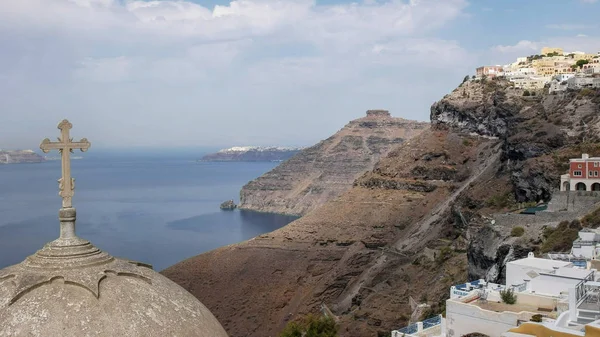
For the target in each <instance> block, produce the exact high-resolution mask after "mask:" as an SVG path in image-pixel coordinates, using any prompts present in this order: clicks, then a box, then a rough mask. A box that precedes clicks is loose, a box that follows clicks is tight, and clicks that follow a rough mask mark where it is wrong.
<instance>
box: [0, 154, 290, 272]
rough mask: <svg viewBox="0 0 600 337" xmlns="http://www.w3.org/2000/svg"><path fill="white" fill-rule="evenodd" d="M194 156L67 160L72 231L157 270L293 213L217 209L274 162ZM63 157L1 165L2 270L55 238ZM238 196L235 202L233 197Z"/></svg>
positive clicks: (278, 224)
mask: <svg viewBox="0 0 600 337" xmlns="http://www.w3.org/2000/svg"><path fill="white" fill-rule="evenodd" d="M193 159H194V158H193V157H182V158H179V157H171V158H164V157H152V156H143V157H142V156H140V157H135V158H130V157H124V156H121V157H119V156H105V157H103V158H100V157H98V158H88V157H86V158H84V159H82V160H74V161H73V162H72V174H73V176H74V177H75V179H76V189H75V197H74V198H73V204H74V206H75V207H76V208H77V233H78V235H79V236H81V237H83V238H85V239H87V240H90V241H92V243H94V244H95V245H96V246H97V247H99V248H101V249H103V250H105V251H107V252H108V253H110V254H112V255H114V256H122V257H126V258H129V259H132V260H138V261H143V262H146V263H150V264H152V265H153V266H154V268H155V270H162V269H164V268H166V267H168V266H170V265H172V264H174V263H176V262H178V261H181V260H183V259H185V258H188V257H190V256H194V255H197V254H200V253H203V252H206V251H209V250H212V249H215V248H217V247H220V246H224V245H228V244H232V243H236V242H240V241H243V240H247V239H249V238H252V237H255V236H257V235H260V234H263V233H266V232H270V231H272V230H275V229H277V228H280V227H282V226H285V225H286V224H288V223H289V222H291V221H293V220H295V219H296V218H295V217H289V216H282V215H274V214H264V213H256V212H247V211H239V210H238V211H233V212H231V211H221V210H220V209H219V204H220V203H221V202H222V201H224V200H228V199H234V200H236V199H237V198H238V196H239V190H240V188H241V187H242V186H243V185H244V184H245V183H246V182H248V181H249V180H251V179H253V178H256V177H258V176H260V175H261V174H263V173H265V172H267V171H268V170H270V169H272V168H273V167H275V166H276V163H197V162H195V161H194V160H193ZM59 176H60V162H59V161H51V162H46V163H41V164H15V165H0V268H3V267H6V266H8V265H11V264H15V263H18V262H20V261H22V260H23V259H24V258H25V257H27V256H28V255H30V254H32V253H34V252H35V251H36V250H38V249H40V248H41V247H42V246H43V245H44V244H45V243H46V242H48V241H51V240H54V239H56V238H57V237H58V230H59V225H58V218H57V215H58V209H59V208H60V205H61V201H60V197H59V196H58V195H57V194H58V184H57V182H56V180H57V178H59ZM236 201H237V200H236Z"/></svg>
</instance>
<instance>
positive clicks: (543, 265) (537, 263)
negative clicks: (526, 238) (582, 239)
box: [507, 257, 571, 270]
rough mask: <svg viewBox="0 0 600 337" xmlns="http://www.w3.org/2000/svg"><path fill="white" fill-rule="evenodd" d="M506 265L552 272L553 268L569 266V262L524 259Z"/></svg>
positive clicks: (532, 258)
mask: <svg viewBox="0 0 600 337" xmlns="http://www.w3.org/2000/svg"><path fill="white" fill-rule="evenodd" d="M507 264H512V265H517V266H524V267H532V268H537V269H545V270H554V268H555V267H556V268H561V267H566V266H569V265H571V262H568V261H560V260H549V259H541V258H539V257H526V258H524V259H520V260H514V261H510V262H508V263H507Z"/></svg>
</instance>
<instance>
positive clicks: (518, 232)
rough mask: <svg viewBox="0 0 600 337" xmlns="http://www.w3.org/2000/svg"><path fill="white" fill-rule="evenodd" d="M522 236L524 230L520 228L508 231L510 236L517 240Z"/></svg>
mask: <svg viewBox="0 0 600 337" xmlns="http://www.w3.org/2000/svg"><path fill="white" fill-rule="evenodd" d="M523 234H525V228H523V227H521V226H517V227H513V229H512V230H511V231H510V236H514V237H517V238H518V237H521V236H523Z"/></svg>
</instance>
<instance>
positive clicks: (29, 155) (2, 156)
mask: <svg viewBox="0 0 600 337" xmlns="http://www.w3.org/2000/svg"><path fill="white" fill-rule="evenodd" d="M43 161H44V157H42V156H40V155H39V154H37V153H35V152H33V151H31V150H17V151H6V150H4V151H3V150H0V164H18V163H41V162H43Z"/></svg>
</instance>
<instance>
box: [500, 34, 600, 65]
mask: <svg viewBox="0 0 600 337" xmlns="http://www.w3.org/2000/svg"><path fill="white" fill-rule="evenodd" d="M543 47H561V48H563V50H564V51H565V52H572V51H583V52H588V53H596V52H598V51H600V38H597V37H590V36H587V35H585V34H578V35H576V36H574V37H570V36H566V37H552V38H547V39H544V40H541V41H528V40H521V41H519V42H517V43H516V44H515V45H507V46H502V45H500V46H494V47H492V48H491V49H490V51H491V53H490V58H491V59H493V60H494V61H495V63H494V64H503V63H507V62H514V61H515V60H516V58H517V57H520V56H529V55H532V54H539V53H540V52H541V49H542V48H543Z"/></svg>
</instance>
